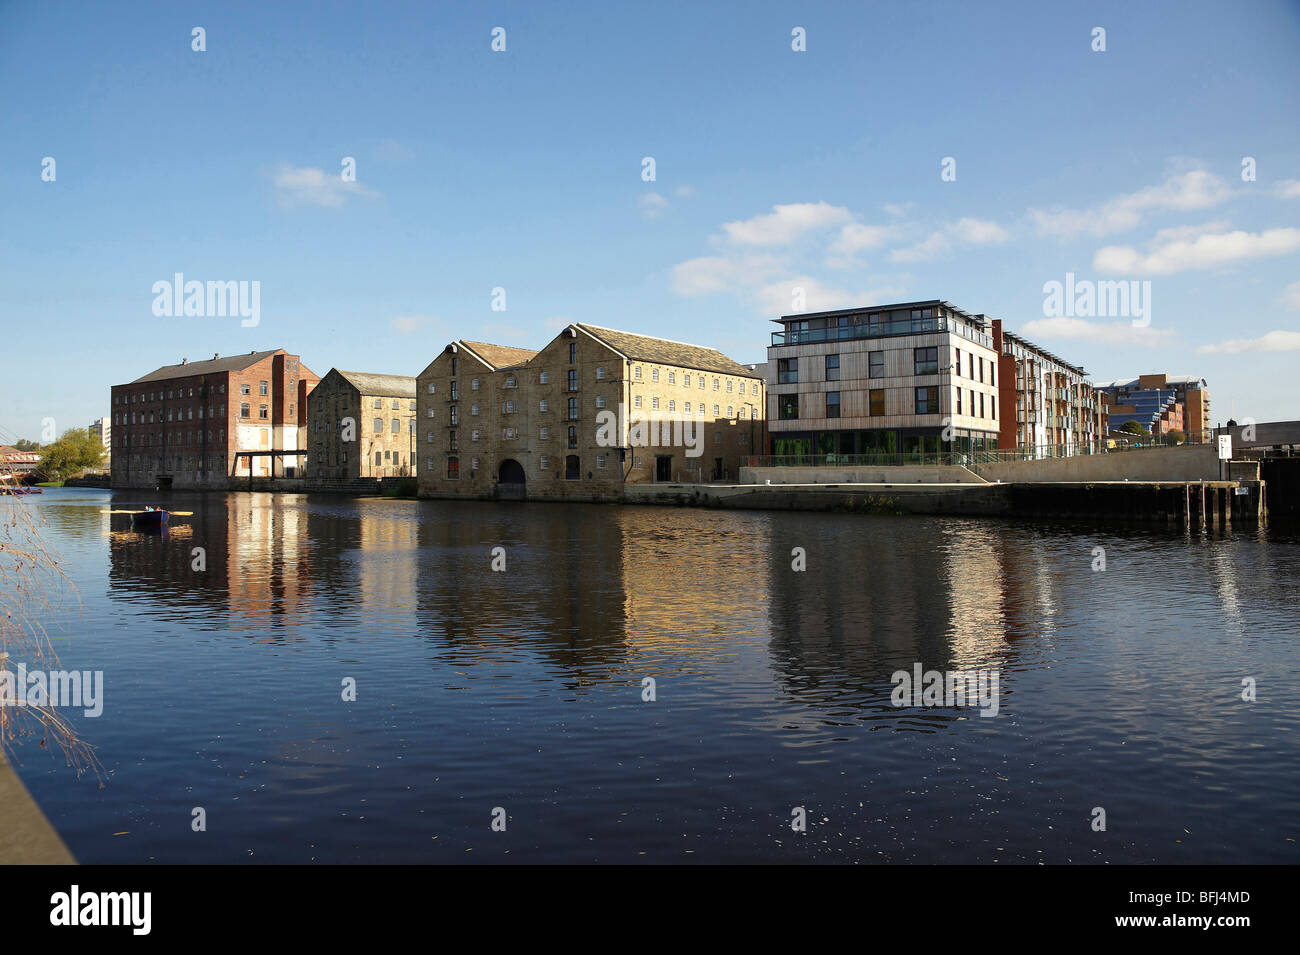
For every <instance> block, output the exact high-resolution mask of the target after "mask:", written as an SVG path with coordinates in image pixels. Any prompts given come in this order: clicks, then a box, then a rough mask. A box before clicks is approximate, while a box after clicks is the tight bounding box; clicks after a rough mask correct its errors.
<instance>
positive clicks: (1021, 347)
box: [993, 318, 1109, 457]
mask: <svg viewBox="0 0 1300 955" xmlns="http://www.w3.org/2000/svg"><path fill="white" fill-rule="evenodd" d="M993 344H994V347H995V348H996V349H997V351H998V368H999V385H998V390H999V397H1000V399H1001V402H1002V417H1001V419H1000V420H1001V428H1000V431H999V435H998V447H999V449H1001V450H1012V449H1017V450H1024V451H1025V452H1026V453H1027V455H1028V456H1030V457H1064V456H1069V455H1074V454H1095V453H1096V452H1098V451H1100V450H1102V449H1103V447H1104V445H1105V441H1106V432H1107V431H1108V430H1109V410H1108V409H1109V403H1108V401H1107V396H1106V394H1105V392H1099V391H1098V389H1097V387H1096V386H1094V385H1093V384H1092V383H1091V382H1089V381H1088V380H1087V372H1086V371H1084V370H1083V369H1082V368H1080V367H1079V366H1077V365H1071V364H1070V363H1068V362H1066V361H1065V360H1064V359H1061V358H1058V357H1057V356H1056V355H1053V354H1052V353H1051V352H1049V351H1046V350H1045V349H1042V348H1039V347H1038V346H1037V345H1035V344H1034V343H1033V342H1031V341H1029V340H1028V339H1025V338H1022V337H1020V336H1019V335H1016V334H1015V333H1013V332H1008V331H1004V330H1003V328H1002V321H1001V319H996V318H995V319H994V320H993Z"/></svg>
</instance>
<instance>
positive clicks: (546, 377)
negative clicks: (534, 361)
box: [541, 372, 551, 385]
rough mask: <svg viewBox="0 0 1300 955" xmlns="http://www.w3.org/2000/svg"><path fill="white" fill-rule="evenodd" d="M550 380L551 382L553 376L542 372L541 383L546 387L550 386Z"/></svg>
mask: <svg viewBox="0 0 1300 955" xmlns="http://www.w3.org/2000/svg"><path fill="white" fill-rule="evenodd" d="M550 380H551V376H550V375H548V374H547V373H546V372H542V377H541V383H542V384H544V385H545V384H548V383H549V382H550Z"/></svg>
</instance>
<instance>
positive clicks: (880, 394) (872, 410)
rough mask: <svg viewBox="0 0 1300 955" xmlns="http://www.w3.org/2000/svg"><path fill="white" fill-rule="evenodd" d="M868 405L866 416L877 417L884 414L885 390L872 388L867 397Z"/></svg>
mask: <svg viewBox="0 0 1300 955" xmlns="http://www.w3.org/2000/svg"><path fill="white" fill-rule="evenodd" d="M868 399H869V401H870V404H869V405H868V409H867V414H869V415H872V416H873V417H879V416H880V415H883V414H884V413H885V389H884V388H872V389H871V392H870V394H869V395H868Z"/></svg>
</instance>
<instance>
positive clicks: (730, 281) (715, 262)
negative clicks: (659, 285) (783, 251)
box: [673, 255, 786, 295]
mask: <svg viewBox="0 0 1300 955" xmlns="http://www.w3.org/2000/svg"><path fill="white" fill-rule="evenodd" d="M784 268H786V262H785V260H784V259H780V258H777V257H775V256H771V255H747V256H742V257H740V258H730V257H727V256H720V255H706V256H701V257H700V258H696V259H689V260H688V261H686V262H682V263H680V264H678V265H675V266H674V267H673V290H674V291H676V292H677V294H678V295H707V294H710V293H713V292H727V291H736V290H739V289H741V288H744V287H747V286H749V287H753V286H757V285H761V284H763V283H764V282H765V281H768V280H769V279H770V278H771V276H773V275H774V274H777V273H779V272H781V271H782V270H783V269H784Z"/></svg>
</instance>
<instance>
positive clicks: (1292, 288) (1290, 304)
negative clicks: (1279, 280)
mask: <svg viewBox="0 0 1300 955" xmlns="http://www.w3.org/2000/svg"><path fill="white" fill-rule="evenodd" d="M1282 304H1283V305H1284V306H1286V307H1287V308H1289V309H1292V310H1293V311H1297V312H1300V282H1292V283H1291V284H1290V285H1288V286H1287V287H1286V288H1284V289H1283V290H1282Z"/></svg>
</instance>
